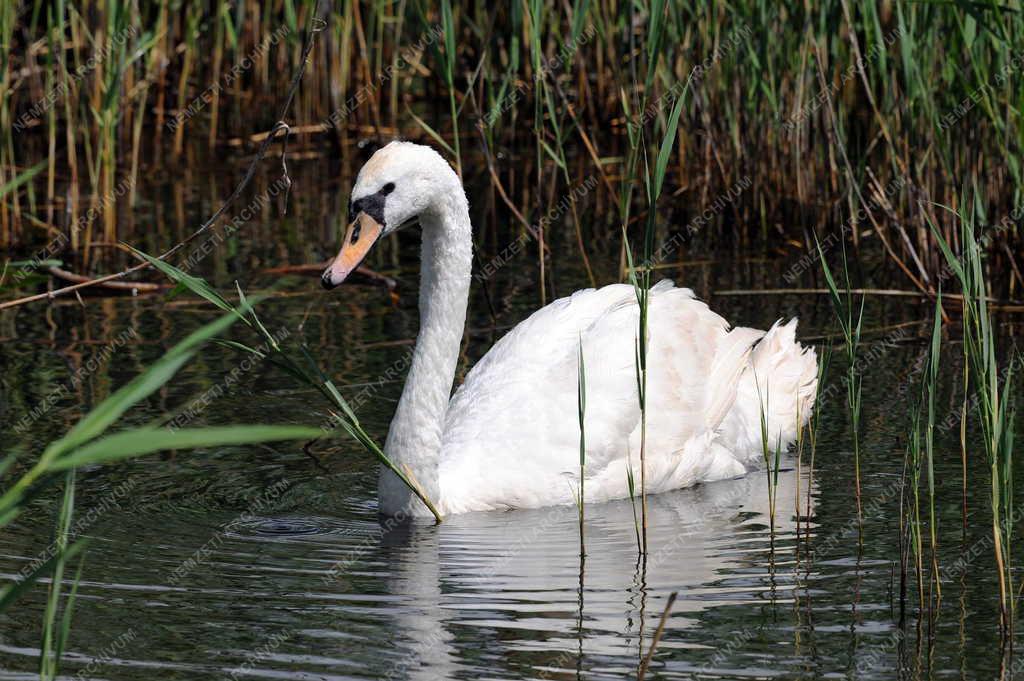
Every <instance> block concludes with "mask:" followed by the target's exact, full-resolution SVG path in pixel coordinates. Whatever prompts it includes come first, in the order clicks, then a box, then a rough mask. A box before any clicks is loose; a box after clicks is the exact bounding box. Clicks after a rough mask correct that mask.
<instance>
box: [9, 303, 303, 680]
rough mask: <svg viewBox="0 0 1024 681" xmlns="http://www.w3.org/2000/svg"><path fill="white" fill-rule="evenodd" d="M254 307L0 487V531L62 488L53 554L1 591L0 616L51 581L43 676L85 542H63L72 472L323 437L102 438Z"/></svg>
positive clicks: (238, 430)
mask: <svg viewBox="0 0 1024 681" xmlns="http://www.w3.org/2000/svg"><path fill="white" fill-rule="evenodd" d="M257 300H258V299H257ZM255 302H257V301H256V300H254V301H252V302H243V303H242V304H241V305H239V306H238V307H232V309H231V310H230V311H229V312H228V314H225V315H223V316H221V317H220V318H218V319H217V320H215V321H212V322H210V323H208V324H206V325H205V326H203V327H201V328H200V329H198V330H196V331H193V332H192V333H190V334H189V335H188V336H186V337H185V338H184V339H182V340H181V341H179V342H178V343H177V344H176V345H175V346H174V347H172V348H171V349H170V350H168V351H167V352H166V353H165V354H164V355H163V357H161V358H160V359H159V360H157V361H156V362H154V363H153V364H152V365H151V366H150V367H148V368H147V369H146V370H145V371H143V372H142V373H140V374H139V375H138V376H136V377H135V378H134V379H132V380H131V381H129V382H128V383H127V384H125V385H124V386H122V387H121V388H119V389H118V390H116V391H114V392H113V393H112V394H111V395H110V396H109V397H107V398H106V399H105V400H103V401H102V402H101V403H100V404H98V405H96V407H94V408H93V409H92V410H91V411H90V412H88V413H87V414H85V415H84V416H83V417H82V418H81V419H80V420H79V421H78V423H76V424H75V426H74V427H73V428H71V430H69V431H68V433H67V434H66V435H64V436H63V437H62V438H60V439H58V440H56V441H54V442H52V443H51V444H50V445H49V446H48V447H47V448H46V449H45V450H44V451H43V452H42V454H41V455H40V456H39V458H38V459H37V460H35V461H34V462H33V463H31V464H30V465H28V467H27V469H26V470H24V471H23V472H21V473H20V474H19V475H17V476H16V477H14V479H12V480H9V481H7V482H6V483H5V489H4V492H3V494H2V495H0V528H2V527H5V526H7V525H10V524H11V523H12V522H13V521H14V520H15V519H17V518H18V517H19V515H21V514H22V513H23V512H24V510H25V508H26V506H27V505H28V504H29V503H31V502H32V501H33V500H34V499H36V498H37V497H38V496H39V495H40V494H42V493H43V492H44V491H45V490H47V489H48V488H49V487H50V486H52V485H54V484H57V483H58V482H61V481H63V484H64V494H63V496H62V501H61V506H60V513H59V515H58V521H57V529H56V536H55V540H54V541H55V544H56V547H57V550H56V551H55V552H54V555H53V556H52V557H50V558H49V559H48V560H46V561H43V562H41V563H40V564H39V565H36V566H35V568H34V569H33V570H32V571H31V572H29V573H28V574H27V575H26V576H25V577H24V578H22V579H18V580H13V581H11V582H8V583H7V584H5V585H4V586H3V588H2V589H0V611H2V610H4V609H5V608H7V607H9V606H10V605H11V603H13V602H14V600H15V599H17V598H18V597H19V596H21V595H22V594H23V593H24V592H25V591H26V590H27V589H28V588H30V587H31V586H32V584H34V583H35V582H37V581H38V580H39V579H41V578H42V577H44V576H47V575H51V576H52V580H53V581H52V583H51V587H50V597H49V601H48V603H49V605H48V606H47V611H46V618H45V625H44V631H45V634H44V640H45V641H46V643H45V645H44V664H43V666H44V669H45V670H47V673H48V674H50V675H55V674H56V666H55V665H56V660H58V659H59V657H60V655H59V650H60V648H61V646H62V645H63V641H64V640H65V639H66V627H67V624H66V622H65V623H63V624H62V625H61V627H62V629H61V630H57V629H56V626H57V620H56V618H57V615H58V613H57V610H58V608H57V603H58V601H59V600H60V592H61V581H62V579H63V573H64V570H65V568H66V566H67V565H68V563H69V562H70V561H71V560H72V559H73V558H75V556H76V555H77V554H78V553H79V552H81V551H82V549H83V548H84V547H85V543H84V540H78V541H76V542H74V543H70V544H69V543H68V528H69V526H70V522H71V516H72V514H73V512H74V498H75V495H74V490H75V476H74V471H75V470H76V469H77V468H80V467H82V466H89V465H93V464H105V463H111V462H115V461H121V460H124V459H128V458H133V457H138V456H143V455H145V454H150V453H153V452H157V451H161V450H166V449H191V448H195V447H212V446H218V445H232V444H247V443H256V442H273V441H278V440H296V439H309V438H313V437H317V436H318V435H320V434H321V431H319V430H318V429H315V428H310V427H308V426H293V425H288V426H268V425H239V426H217V427H206V428H182V429H179V430H170V429H165V428H160V427H157V426H152V425H150V426H143V427H134V428H127V429H123V430H119V431H118V432H115V433H113V434H108V431H109V430H110V429H111V427H113V426H114V425H116V423H117V422H118V420H119V419H120V417H121V416H122V415H123V414H125V413H126V412H127V411H128V410H129V409H131V408H132V407H134V406H135V405H137V404H139V403H140V402H142V401H143V400H145V399H146V398H148V397H149V396H151V395H152V394H153V393H154V392H156V391H157V390H159V389H160V388H161V387H163V386H164V385H165V384H166V383H167V382H168V381H170V380H171V379H172V378H173V377H174V375H175V374H176V373H177V372H178V371H179V370H180V369H181V368H182V367H183V366H184V365H185V364H187V363H188V362H189V361H190V360H191V359H193V358H194V357H195V356H196V355H197V354H198V353H199V352H200V351H201V350H202V348H203V346H204V345H206V344H207V343H209V342H211V341H213V340H214V339H215V337H216V336H217V335H219V334H221V333H222V332H224V331H225V330H227V329H228V327H230V326H231V325H232V324H234V323H235V322H236V321H238V320H239V319H244V318H245V317H246V316H247V315H250V314H251V313H252V305H253V304H255ZM18 459H19V457H18V455H17V454H16V453H11V454H8V455H7V456H6V457H5V458H4V459H3V460H2V461H0V475H2V474H6V473H9V472H11V471H13V470H15V467H14V464H15V463H16V461H17V460H18ZM72 603H73V597H72V599H71V600H69V601H67V602H66V604H65V610H66V615H65V619H70V607H71V604H72ZM51 651H54V654H55V657H54V659H53V660H50V661H46V660H49V659H50V658H49V655H50V652H51Z"/></svg>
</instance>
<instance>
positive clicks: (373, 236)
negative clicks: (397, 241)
mask: <svg viewBox="0 0 1024 681" xmlns="http://www.w3.org/2000/svg"><path fill="white" fill-rule="evenodd" d="M383 232H384V226H383V225H381V224H380V223H379V222H377V221H376V220H374V219H373V218H371V217H370V216H369V215H367V214H366V213H363V212H360V213H359V215H357V216H356V219H355V220H353V221H352V224H350V225H349V226H348V229H347V230H346V231H345V238H344V239H342V241H341V250H340V251H338V257H336V258H335V259H334V261H333V262H331V264H330V265H328V266H327V269H326V270H324V273H323V276H322V277H321V278H320V283H321V284H322V285H323V287H324V288H325V289H332V288H334V287H335V286H339V285H341V283H342V282H343V281H345V279H346V278H348V275H350V274H352V272H353V271H354V270H355V269H356V268H357V267H359V263H361V262H363V258H365V257H366V254H367V253H369V252H370V248H372V247H373V245H374V244H375V243H377V239H379V238H380V235H381V234H382V233H383Z"/></svg>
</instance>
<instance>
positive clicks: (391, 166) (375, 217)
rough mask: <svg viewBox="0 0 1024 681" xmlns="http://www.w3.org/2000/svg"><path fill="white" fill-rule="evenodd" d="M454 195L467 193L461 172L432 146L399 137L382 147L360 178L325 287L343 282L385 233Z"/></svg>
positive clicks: (362, 171)
mask: <svg viewBox="0 0 1024 681" xmlns="http://www.w3.org/2000/svg"><path fill="white" fill-rule="evenodd" d="M453 194H454V195H457V196H462V197H465V194H464V193H463V191H462V185H461V182H460V181H459V178H458V175H456V174H455V171H454V170H452V167H451V166H450V165H448V162H447V161H445V160H444V158H443V157H442V156H441V155H440V154H439V153H437V152H436V151H434V150H433V149H431V148H430V147H428V146H424V145H422V144H413V143H412V142H402V141H395V142H391V143H390V144H388V145H387V146H385V147H382V148H380V149H378V150H377V151H376V152H375V153H374V154H373V156H371V157H370V160H368V161H367V162H366V164H365V165H364V166H363V167H362V169H360V171H359V175H358V176H356V183H355V186H354V187H353V188H352V194H351V198H350V202H349V225H348V228H347V229H346V230H345V234H344V236H343V237H342V242H341V250H340V251H339V252H338V255H337V257H336V258H334V260H333V261H332V262H331V264H330V265H328V266H327V269H326V270H324V273H323V276H322V277H321V280H320V281H321V283H322V284H323V287H324V288H325V289H332V288H334V287H335V286H338V285H340V284H341V283H342V282H343V281H345V279H346V278H347V277H348V276H349V275H350V274H351V273H352V272H353V271H354V270H355V269H356V268H357V267H358V266H359V264H360V263H361V262H363V260H364V259H365V258H366V255H367V253H369V252H370V249H371V248H372V247H373V245H374V244H375V243H377V241H379V240H380V239H381V237H383V236H385V235H387V234H391V233H392V232H395V231H397V230H398V229H401V228H402V227H404V226H405V225H407V224H410V223H412V222H413V221H415V219H416V218H418V217H419V216H420V215H422V214H424V213H427V212H431V211H435V210H437V209H438V207H439V205H440V202H442V201H444V200H446V199H447V197H449V196H452V195H453Z"/></svg>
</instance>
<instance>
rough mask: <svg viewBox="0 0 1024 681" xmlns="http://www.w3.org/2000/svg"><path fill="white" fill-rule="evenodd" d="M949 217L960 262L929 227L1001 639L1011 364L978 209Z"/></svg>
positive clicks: (1011, 601)
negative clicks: (967, 403)
mask: <svg viewBox="0 0 1024 681" xmlns="http://www.w3.org/2000/svg"><path fill="white" fill-rule="evenodd" d="M967 205H968V206H969V208H967V209H965V211H961V212H959V213H954V215H955V216H956V220H957V222H958V224H959V227H960V230H959V234H958V236H959V241H960V251H961V253H960V256H959V257H958V256H957V255H956V254H954V252H953V249H952V248H951V247H950V245H949V243H948V242H947V241H946V239H945V238H944V237H943V236H942V234H941V232H940V230H939V229H938V227H937V226H935V225H934V224H933V225H932V229H933V233H934V234H935V237H936V240H937V242H938V244H939V246H940V248H941V249H942V253H943V255H944V256H945V259H946V263H947V265H948V267H949V269H950V271H951V272H953V273H954V274H955V275H956V278H957V280H958V281H959V283H960V287H961V290H962V294H963V335H964V346H965V347H964V352H965V354H966V356H967V358H968V360H969V362H970V365H971V370H972V373H971V375H972V376H973V381H972V397H971V402H973V403H976V404H977V421H978V424H979V426H980V428H981V434H982V443H983V449H984V451H985V457H986V460H987V463H988V467H989V490H990V494H989V500H990V507H991V514H992V544H993V548H994V553H995V562H996V569H997V571H998V576H999V595H1000V624H1001V628H1002V631H1003V633H1004V634H1005V635H1006V636H1008V637H1009V636H1011V635H1012V633H1013V624H1014V612H1015V605H1016V600H1017V594H1016V591H1015V590H1014V586H1013V575H1014V569H1013V563H1012V551H1011V549H1012V544H1013V537H1014V522H1013V520H1012V519H1013V518H1014V517H1015V508H1014V495H1013V472H1014V470H1013V469H1014V459H1013V444H1014V421H1015V411H1014V406H1013V399H1012V395H1013V385H1014V375H1013V363H1012V362H1011V363H1010V364H1009V366H1008V368H1007V370H1006V372H1005V375H1004V372H1003V371H1001V370H1000V353H999V351H998V349H997V347H996V346H997V337H996V329H995V323H994V322H993V320H992V316H991V313H990V311H989V303H988V300H989V295H990V291H989V290H988V287H987V283H986V281H987V280H986V277H985V269H984V265H983V260H982V257H983V256H982V247H983V244H982V243H981V242H979V238H978V234H977V232H976V229H975V218H976V217H977V215H978V214H979V211H980V208H979V206H978V204H977V202H969V203H967Z"/></svg>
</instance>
